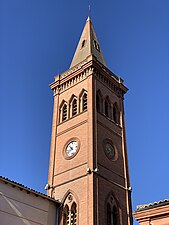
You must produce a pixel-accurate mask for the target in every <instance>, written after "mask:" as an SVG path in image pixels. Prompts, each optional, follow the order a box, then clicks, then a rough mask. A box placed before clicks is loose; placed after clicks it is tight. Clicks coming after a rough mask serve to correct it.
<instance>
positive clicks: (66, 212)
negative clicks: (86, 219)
mask: <svg viewBox="0 0 169 225" xmlns="http://www.w3.org/2000/svg"><path fill="white" fill-rule="evenodd" d="M68 221H69V207H68V205H66V206H65V207H64V210H63V224H64V225H66V224H67V222H68Z"/></svg>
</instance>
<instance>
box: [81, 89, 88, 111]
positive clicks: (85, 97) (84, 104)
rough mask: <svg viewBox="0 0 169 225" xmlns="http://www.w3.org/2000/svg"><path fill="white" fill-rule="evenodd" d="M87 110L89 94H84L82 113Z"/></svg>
mask: <svg viewBox="0 0 169 225" xmlns="http://www.w3.org/2000/svg"><path fill="white" fill-rule="evenodd" d="M85 110H87V94H86V93H84V95H83V98H82V111H85Z"/></svg>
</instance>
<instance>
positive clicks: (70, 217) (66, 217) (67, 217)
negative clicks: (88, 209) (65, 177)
mask: <svg viewBox="0 0 169 225" xmlns="http://www.w3.org/2000/svg"><path fill="white" fill-rule="evenodd" d="M63 225H77V204H76V200H75V198H74V196H73V195H72V194H71V193H70V194H69V195H68V197H67V198H66V200H65V204H64V208H63Z"/></svg>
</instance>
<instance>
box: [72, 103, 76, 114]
mask: <svg viewBox="0 0 169 225" xmlns="http://www.w3.org/2000/svg"><path fill="white" fill-rule="evenodd" d="M76 114H77V100H76V99H74V100H73V104H72V116H75V115H76Z"/></svg>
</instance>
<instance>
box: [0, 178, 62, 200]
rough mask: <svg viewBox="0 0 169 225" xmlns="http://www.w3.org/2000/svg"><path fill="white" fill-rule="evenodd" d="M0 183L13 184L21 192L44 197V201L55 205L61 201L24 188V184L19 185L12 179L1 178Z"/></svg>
mask: <svg viewBox="0 0 169 225" xmlns="http://www.w3.org/2000/svg"><path fill="white" fill-rule="evenodd" d="M0 181H3V182H4V183H5V184H11V185H12V186H13V187H18V188H20V190H21V191H22V190H25V191H27V193H28V194H29V193H32V194H34V195H36V196H37V197H38V196H39V197H42V198H44V199H48V200H50V201H53V202H55V203H58V204H60V202H59V200H56V199H54V198H52V197H50V196H48V195H45V194H43V193H41V192H38V191H35V190H33V189H31V188H29V187H26V186H24V185H23V184H20V183H17V182H15V181H13V180H10V179H8V178H6V177H3V176H0Z"/></svg>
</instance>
